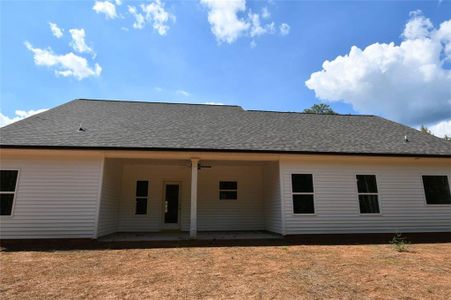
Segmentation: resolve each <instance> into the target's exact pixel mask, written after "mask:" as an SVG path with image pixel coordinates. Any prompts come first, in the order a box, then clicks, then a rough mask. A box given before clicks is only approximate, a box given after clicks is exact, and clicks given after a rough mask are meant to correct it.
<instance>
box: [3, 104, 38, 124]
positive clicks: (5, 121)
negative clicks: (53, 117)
mask: <svg viewBox="0 0 451 300" xmlns="http://www.w3.org/2000/svg"><path fill="white" fill-rule="evenodd" d="M46 110H47V108H42V109H37V110H28V111H25V110H16V115H15V116H13V117H8V116H6V115H4V114H2V113H1V112H0V127H3V126H6V125H9V124H11V123H14V122H17V121H20V120H23V119H25V118H28V117H31V116H32V115H35V114H39V113H41V112H44V111H46Z"/></svg>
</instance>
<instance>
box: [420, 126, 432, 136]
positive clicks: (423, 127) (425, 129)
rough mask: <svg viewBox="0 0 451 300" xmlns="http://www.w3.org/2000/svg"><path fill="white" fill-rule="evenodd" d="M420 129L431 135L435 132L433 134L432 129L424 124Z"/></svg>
mask: <svg viewBox="0 0 451 300" xmlns="http://www.w3.org/2000/svg"><path fill="white" fill-rule="evenodd" d="M420 131H421V132H424V133H427V134H430V135H433V134H432V131H430V130H429V128H427V127H426V126H424V125H421V128H420Z"/></svg>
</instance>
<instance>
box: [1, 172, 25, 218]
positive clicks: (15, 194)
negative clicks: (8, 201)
mask: <svg viewBox="0 0 451 300" xmlns="http://www.w3.org/2000/svg"><path fill="white" fill-rule="evenodd" d="M0 171H17V178H16V188H15V189H14V192H0V194H14V196H13V204H12V207H11V214H10V215H0V218H2V219H10V218H12V217H13V216H14V211H15V207H16V198H17V192H18V190H19V178H20V169H0Z"/></svg>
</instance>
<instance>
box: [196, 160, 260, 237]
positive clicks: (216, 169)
mask: <svg viewBox="0 0 451 300" xmlns="http://www.w3.org/2000/svg"><path fill="white" fill-rule="evenodd" d="M219 181H236V182H237V184H238V199H237V200H219V195H218V186H219ZM197 207H198V212H197V224H198V230H199V231H221V230H263V229H265V217H264V210H263V167H262V166H259V165H237V166H233V165H213V166H212V168H211V169H201V170H200V171H199V182H198V203H197Z"/></svg>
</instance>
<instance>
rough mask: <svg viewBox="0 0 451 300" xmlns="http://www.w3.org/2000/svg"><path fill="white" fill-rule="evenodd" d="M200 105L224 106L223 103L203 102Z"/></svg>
mask: <svg viewBox="0 0 451 300" xmlns="http://www.w3.org/2000/svg"><path fill="white" fill-rule="evenodd" d="M202 104H208V105H224V103H221V102H205V103H202Z"/></svg>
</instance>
